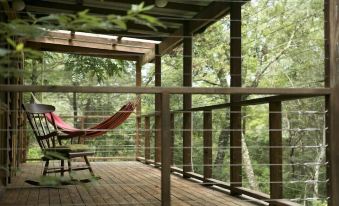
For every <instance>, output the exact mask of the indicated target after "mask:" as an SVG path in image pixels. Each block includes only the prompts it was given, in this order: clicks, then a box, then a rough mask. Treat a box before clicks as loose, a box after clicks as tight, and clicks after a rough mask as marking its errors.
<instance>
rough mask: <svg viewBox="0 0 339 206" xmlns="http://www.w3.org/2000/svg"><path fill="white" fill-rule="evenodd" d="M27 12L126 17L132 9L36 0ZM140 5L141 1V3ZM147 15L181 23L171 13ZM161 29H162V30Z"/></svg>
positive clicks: (27, 1) (148, 12)
mask: <svg viewBox="0 0 339 206" xmlns="http://www.w3.org/2000/svg"><path fill="white" fill-rule="evenodd" d="M25 3H26V10H27V11H28V12H31V11H32V12H34V11H40V13H41V11H43V12H45V13H46V14H47V13H75V12H81V11H84V10H89V13H90V14H94V15H98V16H102V15H119V16H126V15H127V11H128V10H129V9H130V8H131V7H129V6H127V7H125V8H121V6H120V7H119V6H117V8H112V7H106V8H102V5H101V6H100V2H98V3H99V4H98V5H97V6H99V7H96V6H95V5H90V4H88V3H89V2H88V1H87V2H85V4H84V5H77V4H74V3H73V4H71V3H62V2H52V1H35V0H26V1H25ZM138 4H140V1H139V3H138ZM144 13H145V14H149V15H152V16H153V17H156V18H161V19H162V20H163V21H164V22H174V23H179V22H180V21H179V20H175V19H173V17H176V15H177V14H171V13H169V12H156V11H154V10H150V11H146V12H144ZM133 25H135V26H138V27H140V28H141V26H142V25H140V24H139V25H137V24H133ZM143 28H145V29H147V30H151V28H149V27H146V26H144V27H143ZM160 29H161V28H160Z"/></svg>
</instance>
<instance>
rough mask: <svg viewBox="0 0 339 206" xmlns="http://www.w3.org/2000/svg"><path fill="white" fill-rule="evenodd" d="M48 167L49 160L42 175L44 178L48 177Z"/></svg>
mask: <svg viewBox="0 0 339 206" xmlns="http://www.w3.org/2000/svg"><path fill="white" fill-rule="evenodd" d="M48 165H49V160H46V162H45V166H44V171H43V173H42V175H43V176H46V174H47V170H48Z"/></svg>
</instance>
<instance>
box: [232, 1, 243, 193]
mask: <svg viewBox="0 0 339 206" xmlns="http://www.w3.org/2000/svg"><path fill="white" fill-rule="evenodd" d="M230 16H231V27H230V35H231V45H230V50H231V51H230V55H231V59H230V61H231V62H230V63H231V64H230V66H231V87H241V85H242V82H241V59H242V57H241V3H238V2H233V3H231V10H230ZM240 100H241V95H231V103H232V102H237V101H240ZM230 112H231V114H230V129H231V132H230V146H231V149H230V163H231V166H230V181H231V184H230V185H231V194H232V195H239V194H238V193H237V192H235V191H234V190H232V188H233V187H241V186H242V183H241V182H242V175H241V174H242V166H241V164H242V151H241V136H242V135H241V132H242V131H241V106H231V107H230Z"/></svg>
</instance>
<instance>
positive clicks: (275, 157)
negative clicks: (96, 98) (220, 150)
mask: <svg viewBox="0 0 339 206" xmlns="http://www.w3.org/2000/svg"><path fill="white" fill-rule="evenodd" d="M0 91H7V92H62V93H65V92H78V93H134V94H158V95H159V96H161V104H160V105H161V106H160V108H161V110H160V113H157V114H156V115H155V114H151V115H146V116H139V117H137V118H141V119H142V120H143V121H144V123H143V124H142V125H144V127H145V128H146V132H145V133H144V134H143V135H144V136H143V138H145V157H138V158H137V159H138V160H142V161H145V162H147V163H152V164H154V165H156V166H159V165H161V198H162V203H163V205H170V202H171V201H170V199H171V195H170V194H171V193H170V189H171V181H170V173H171V171H172V172H177V173H182V174H185V177H190V178H195V179H198V180H202V181H204V182H205V183H208V185H210V186H218V187H221V188H225V189H228V190H230V191H231V194H244V195H247V196H250V197H252V198H255V199H259V200H263V201H266V202H269V203H270V204H271V205H274V204H276V205H293V204H294V203H292V202H288V201H285V200H284V199H283V197H282V194H281V186H282V185H281V181H280V183H279V180H281V178H282V174H281V161H282V160H281V149H275V148H279V145H281V133H280V132H273V131H274V130H276V131H278V130H279V128H280V127H281V116H280V115H279V111H281V102H283V101H287V100H293V99H300V98H308V97H315V96H324V97H326V100H329V99H331V98H332V96H334V95H335V90H332V89H331V88H312V89H308V88H298V89H296V88H294V89H288V88H286V89H285V88H237V87H235V88H188V87H187V88H166V87H157V88H154V87H152V88H145V87H97V88H96V87H74V86H24V85H0ZM172 94H219V95H232V94H236V95H249V94H258V95H274V96H272V97H264V98H259V99H252V100H246V101H236V102H232V103H227V104H222V105H212V106H207V107H199V108H192V109H190V108H186V111H203V112H204V131H205V132H204V158H203V159H204V172H203V174H196V173H194V172H184V171H183V170H181V169H179V168H176V167H171V165H172V163H173V150H172V149H173V146H172V145H173V129H172V128H173V125H174V121H173V120H174V117H175V115H176V113H182V112H186V111H171V110H170V105H169V103H170V95H172ZM256 104H270V110H271V111H274V112H271V115H270V121H271V124H270V130H272V132H270V139H271V141H270V147H271V149H270V157H271V160H270V163H271V167H270V174H271V175H270V195H267V194H263V193H260V192H257V191H252V190H249V189H247V188H244V187H242V186H235V185H230V184H227V183H225V182H222V181H219V180H216V179H213V178H211V173H212V167H211V164H210V163H211V158H212V157H211V154H212V152H211V147H210V145H211V131H212V130H209V128H211V126H213V125H211V121H210V119H211V118H212V113H211V111H213V110H215V109H220V108H228V107H231V106H240V107H241V106H247V105H256ZM331 105H333V102H331V101H326V107H327V108H331ZM332 109H333V108H332ZM335 111H336V110H331V111H330V112H329V113H328V115H327V119H328V120H331V122H332V123H331V122H329V121H326V124H327V125H326V127H328V128H329V130H328V131H327V133H326V136H327V137H329V138H327V141H328V142H327V144H328V145H331V151H332V150H333V148H337V147H338V145H335V144H331V141H332V140H333V139H335V134H334V133H333V131H335V127H333V126H332V127H331V125H333V122H334V120H333V119H331V118H333V117H334V116H335V114H336V113H335ZM152 116H153V117H154V116H158V118H160V119H161V124H160V126H158V127H159V128H158V132H159V133H160V134H161V135H159V136H160V139H159V140H161V144H160V145H161V146H160V147H155V149H157V151H156V152H155V153H156V154H158V155H159V156H161V158H160V160H159V161H154V160H151V159H149V158H150V155H149V154H150V148H151V147H149V145H150V142H149V139H150V137H149V131H150V130H149V129H147V128H149V118H151V117H152ZM330 117H331V118H330ZM231 121H232V120H231ZM328 125H329V126H328ZM333 141H334V140H333ZM233 146H234V145H232V144H231V145H230V148H232V147H233ZM238 149H239V148H238ZM329 154H332V153H328V155H327V158H328V161H329V162H331V163H332V165H333V164H334V165H333V166H334V168H335V166H336V165H335V164H336V163H335V162H334V161H333V160H334V159H335V158H336V156H335V155H334V156H333V155H329ZM235 158H241V157H235ZM235 161H237V159H235ZM234 166H236V165H233V162H232V161H231V165H230V168H232V167H234ZM238 166H239V165H238ZM330 170H331V171H332V170H333V169H331V168H330ZM333 172H334V171H332V172H330V173H328V174H333ZM330 177H332V176H329V178H330ZM329 181H330V182H331V179H330V180H329ZM230 182H234V179H232V175H231V180H230ZM331 184H332V185H334V186H333V187H335V186H336V184H338V183H337V182H331ZM328 192H329V195H331V194H333V191H331V190H330V191H328Z"/></svg>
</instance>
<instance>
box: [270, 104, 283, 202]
mask: <svg viewBox="0 0 339 206" xmlns="http://www.w3.org/2000/svg"><path fill="white" fill-rule="evenodd" d="M269 112H270V113H269V139H270V155H269V157H270V198H271V199H273V200H276V199H283V184H282V182H283V174H282V171H283V167H282V163H283V156H282V155H283V150H282V115H281V112H282V108H281V102H274V103H273V102H272V103H270V104H269ZM270 205H272V206H279V205H277V204H275V203H271V204H270Z"/></svg>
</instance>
